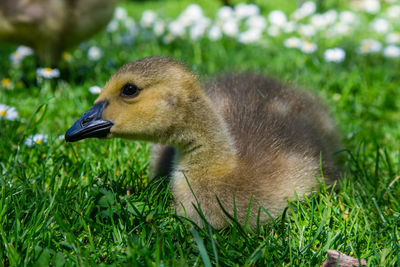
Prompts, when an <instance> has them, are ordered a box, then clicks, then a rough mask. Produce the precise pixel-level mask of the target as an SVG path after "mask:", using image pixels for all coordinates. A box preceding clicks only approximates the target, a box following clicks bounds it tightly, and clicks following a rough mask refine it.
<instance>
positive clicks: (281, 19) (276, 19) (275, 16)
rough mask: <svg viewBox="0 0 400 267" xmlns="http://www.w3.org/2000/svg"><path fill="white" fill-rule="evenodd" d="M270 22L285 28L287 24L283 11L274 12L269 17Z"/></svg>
mask: <svg viewBox="0 0 400 267" xmlns="http://www.w3.org/2000/svg"><path fill="white" fill-rule="evenodd" d="M268 20H269V22H270V23H271V24H273V25H276V26H279V27H283V26H284V25H285V24H286V21H287V19H286V15H285V13H283V12H282V11H281V10H273V11H271V13H269V15H268Z"/></svg>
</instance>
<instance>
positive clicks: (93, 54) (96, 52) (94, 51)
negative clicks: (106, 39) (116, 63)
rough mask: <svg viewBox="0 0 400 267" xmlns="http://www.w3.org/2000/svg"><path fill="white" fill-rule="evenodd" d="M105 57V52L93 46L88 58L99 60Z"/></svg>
mask: <svg viewBox="0 0 400 267" xmlns="http://www.w3.org/2000/svg"><path fill="white" fill-rule="evenodd" d="M102 56H103V51H101V49H100V48H99V47H97V46H92V47H90V48H89V50H88V58H89V59H90V60H99V59H100V58H101V57H102Z"/></svg>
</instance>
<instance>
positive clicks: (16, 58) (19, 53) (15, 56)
mask: <svg viewBox="0 0 400 267" xmlns="http://www.w3.org/2000/svg"><path fill="white" fill-rule="evenodd" d="M32 54H33V50H32V48H29V47H27V46H23V45H20V46H18V47H17V50H15V52H13V53H12V54H11V55H10V60H11V62H12V63H13V64H14V65H19V64H20V63H21V61H22V60H23V59H24V58H25V57H27V56H30V55H32Z"/></svg>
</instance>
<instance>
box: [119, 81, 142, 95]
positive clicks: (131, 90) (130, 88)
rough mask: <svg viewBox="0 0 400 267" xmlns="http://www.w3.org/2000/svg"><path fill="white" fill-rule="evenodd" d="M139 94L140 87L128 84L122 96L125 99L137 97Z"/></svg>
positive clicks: (123, 88)
mask: <svg viewBox="0 0 400 267" xmlns="http://www.w3.org/2000/svg"><path fill="white" fill-rule="evenodd" d="M138 94H139V87H137V86H136V85H134V84H131V83H127V84H125V85H124V86H123V87H122V89H121V96H123V97H129V98H132V97H135V96H137V95H138Z"/></svg>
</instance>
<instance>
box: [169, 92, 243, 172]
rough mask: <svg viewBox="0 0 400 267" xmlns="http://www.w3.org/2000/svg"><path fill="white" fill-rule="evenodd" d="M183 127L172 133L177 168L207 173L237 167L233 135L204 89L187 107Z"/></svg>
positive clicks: (225, 170)
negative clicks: (176, 152) (176, 154)
mask: <svg viewBox="0 0 400 267" xmlns="http://www.w3.org/2000/svg"><path fill="white" fill-rule="evenodd" d="M186 113H187V116H186V118H185V122H184V123H183V125H182V127H180V129H179V130H178V131H176V133H175V134H174V136H173V137H172V140H171V141H172V144H173V145H174V146H175V147H177V149H178V151H179V156H178V159H177V171H182V172H185V173H186V174H187V175H188V177H189V176H190V174H191V173H197V174H202V175H207V176H218V175H221V176H222V175H225V174H227V173H229V172H230V171H232V170H233V169H234V168H235V167H236V162H237V153H236V149H235V145H234V141H233V138H232V137H231V135H230V133H229V130H228V127H227V125H226V123H225V121H224V120H223V118H222V117H221V115H220V114H218V113H217V111H216V110H215V109H214V108H213V105H212V103H211V101H210V100H209V99H208V97H207V96H205V95H204V94H203V93H202V94H201V96H200V97H198V98H196V100H195V101H192V103H191V105H190V106H189V107H188V109H187V112H186Z"/></svg>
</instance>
